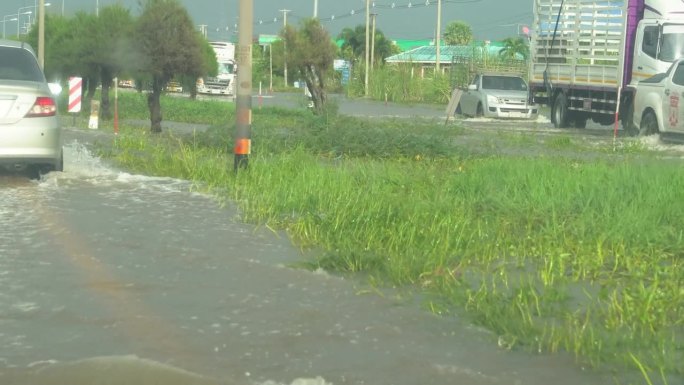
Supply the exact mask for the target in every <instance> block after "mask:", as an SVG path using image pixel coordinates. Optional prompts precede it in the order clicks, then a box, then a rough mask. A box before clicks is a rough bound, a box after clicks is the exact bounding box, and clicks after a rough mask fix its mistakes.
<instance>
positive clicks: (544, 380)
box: [0, 142, 611, 385]
mask: <svg viewBox="0 0 684 385" xmlns="http://www.w3.org/2000/svg"><path fill="white" fill-rule="evenodd" d="M66 150H67V152H66V155H65V162H66V165H65V168H66V170H67V172H65V173H52V174H49V175H47V176H45V177H44V178H43V179H41V180H40V181H30V180H27V179H26V178H23V177H21V176H15V175H0V384H3V385H4V384H8V385H9V384H31V385H33V384H70V385H80V384H84V385H85V384H89V385H95V384H127V385H136V384H150V383H159V384H171V385H172V384H211V383H217V384H298V385H306V384H311V385H313V384H320V385H323V384H326V383H329V384H369V385H371V384H372V385H383V384H387V385H390V384H392V385H415V384H472V385H504V384H506V385H517V384H519V385H542V384H543V385H546V384H549V383H553V384H555V385H566V384H567V385H570V384H573V385H574V384H586V385H593V384H596V385H598V384H607V383H611V380H610V378H609V376H607V375H604V374H600V373H594V372H591V371H588V370H585V369H583V368H582V367H580V366H578V365H576V364H575V363H574V361H573V359H572V358H571V357H568V356H565V355H554V356H544V355H532V354H527V353H522V352H515V351H513V352H511V351H507V350H504V349H501V348H499V347H498V346H497V345H496V336H494V335H491V334H490V333H488V332H487V331H484V330H481V329H479V328H477V327H474V326H472V325H470V324H468V323H467V322H464V321H463V320H461V319H459V318H457V317H448V318H444V317H442V318H440V317H436V316H433V315H431V314H429V313H427V312H425V311H424V310H423V309H421V308H420V306H418V305H416V304H415V303H414V302H412V301H410V300H407V299H406V298H404V297H402V296H400V295H398V294H386V295H377V294H372V293H369V291H368V290H367V289H368V288H367V287H365V286H364V285H362V284H358V283H355V282H352V281H349V280H344V279H341V278H338V277H335V276H332V275H329V274H327V273H326V272H323V271H318V272H308V271H303V270H298V269H294V268H290V267H288V266H290V265H291V264H292V263H293V262H296V261H298V260H300V259H301V258H302V256H301V255H300V253H299V252H298V250H297V249H296V248H295V247H293V246H292V245H291V244H290V242H289V241H288V240H287V239H286V238H285V237H283V236H282V235H278V234H274V233H272V232H270V231H268V230H265V229H256V228H254V227H252V226H249V225H245V224H242V223H240V221H239V219H238V218H237V212H236V211H235V210H234V209H233V208H231V207H220V206H219V205H218V204H217V203H216V202H215V201H214V200H212V199H211V198H210V197H207V196H204V195H202V194H198V193H195V192H193V188H192V186H191V185H189V184H188V183H187V182H184V181H179V180H174V179H168V178H151V177H144V176H137V175H131V174H127V173H124V172H120V171H117V170H115V169H113V168H111V167H108V166H107V165H105V164H103V163H102V162H101V161H100V160H98V159H97V158H96V157H94V156H92V155H91V154H90V153H89V152H88V150H87V149H86V148H85V147H84V146H83V145H81V144H79V143H78V142H72V143H70V144H69V145H68V146H67V148H66Z"/></svg>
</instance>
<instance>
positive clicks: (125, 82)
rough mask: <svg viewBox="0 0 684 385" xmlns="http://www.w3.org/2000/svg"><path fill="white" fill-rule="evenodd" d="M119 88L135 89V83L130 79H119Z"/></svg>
mask: <svg viewBox="0 0 684 385" xmlns="http://www.w3.org/2000/svg"><path fill="white" fill-rule="evenodd" d="M119 87H121V88H135V82H134V81H133V80H132V79H120V80H119Z"/></svg>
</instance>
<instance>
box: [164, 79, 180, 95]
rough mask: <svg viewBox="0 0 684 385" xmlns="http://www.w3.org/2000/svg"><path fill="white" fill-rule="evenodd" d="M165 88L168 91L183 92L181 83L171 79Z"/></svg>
mask: <svg viewBox="0 0 684 385" xmlns="http://www.w3.org/2000/svg"><path fill="white" fill-rule="evenodd" d="M165 90H166V92H180V93H183V86H182V85H181V84H180V83H178V82H174V81H170V82H168V83H167V84H166V88H165Z"/></svg>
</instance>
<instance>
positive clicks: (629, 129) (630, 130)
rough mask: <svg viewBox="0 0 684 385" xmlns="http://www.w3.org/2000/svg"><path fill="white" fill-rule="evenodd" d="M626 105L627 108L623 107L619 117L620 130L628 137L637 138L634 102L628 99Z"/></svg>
mask: <svg viewBox="0 0 684 385" xmlns="http://www.w3.org/2000/svg"><path fill="white" fill-rule="evenodd" d="M626 103H627V107H625V109H624V112H623V113H622V114H621V115H620V120H621V123H622V129H623V130H625V133H626V134H627V135H629V136H637V135H639V129H638V128H637V126H636V125H635V124H634V102H633V101H632V99H628V100H627V101H626Z"/></svg>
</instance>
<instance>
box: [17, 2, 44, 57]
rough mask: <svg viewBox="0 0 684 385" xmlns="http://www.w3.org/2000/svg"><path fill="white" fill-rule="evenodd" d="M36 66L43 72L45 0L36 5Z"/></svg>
mask: <svg viewBox="0 0 684 385" xmlns="http://www.w3.org/2000/svg"><path fill="white" fill-rule="evenodd" d="M17 23H18V21H17ZM38 64H40V69H42V70H45V0H40V4H38Z"/></svg>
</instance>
